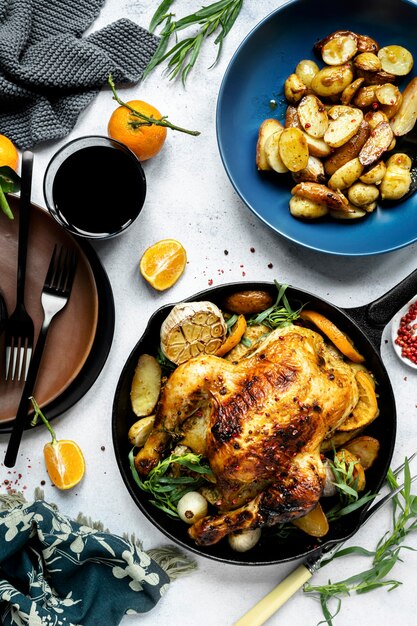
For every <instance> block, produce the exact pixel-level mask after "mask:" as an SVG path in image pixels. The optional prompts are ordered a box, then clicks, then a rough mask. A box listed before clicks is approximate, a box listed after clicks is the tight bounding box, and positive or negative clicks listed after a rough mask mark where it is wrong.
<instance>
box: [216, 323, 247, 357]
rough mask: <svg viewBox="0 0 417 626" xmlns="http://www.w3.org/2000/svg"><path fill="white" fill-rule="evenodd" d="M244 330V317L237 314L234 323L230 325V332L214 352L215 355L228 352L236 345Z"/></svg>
mask: <svg viewBox="0 0 417 626" xmlns="http://www.w3.org/2000/svg"><path fill="white" fill-rule="evenodd" d="M245 331H246V319H245V316H244V315H239V317H238V318H237V321H236V323H235V324H234V325H233V327H232V332H231V333H230V334H229V335H227V337H226V339H225V341H224V342H223V343H222V345H221V346H220V348H219V349H218V350H217V352H216V356H223V355H224V354H227V352H230V350H231V349H232V348H234V347H235V346H237V344H238V343H239V341H240V340H241V339H242V337H243V335H244V334H245Z"/></svg>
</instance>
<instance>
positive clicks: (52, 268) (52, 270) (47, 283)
mask: <svg viewBox="0 0 417 626" xmlns="http://www.w3.org/2000/svg"><path fill="white" fill-rule="evenodd" d="M56 251H57V245H56V244H55V245H54V249H53V252H52V256H51V260H50V262H49V267H48V271H47V273H46V277H45V287H50V286H51V284H52V281H53V278H54V275H55V257H56Z"/></svg>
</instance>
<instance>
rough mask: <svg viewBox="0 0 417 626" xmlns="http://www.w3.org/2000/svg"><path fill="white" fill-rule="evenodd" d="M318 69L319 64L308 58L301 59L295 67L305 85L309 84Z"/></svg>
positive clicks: (308, 85)
mask: <svg viewBox="0 0 417 626" xmlns="http://www.w3.org/2000/svg"><path fill="white" fill-rule="evenodd" d="M318 71H319V66H318V65H317V63H315V62H314V61H310V59H302V60H301V61H300V62H299V63H298V64H297V67H296V68H295V73H296V74H297V76H298V78H299V79H300V80H301V82H302V83H304V85H306V87H310V86H311V81H312V80H313V78H314V76H315V75H316V74H317V72H318Z"/></svg>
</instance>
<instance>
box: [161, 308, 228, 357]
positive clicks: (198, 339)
mask: <svg viewBox="0 0 417 626" xmlns="http://www.w3.org/2000/svg"><path fill="white" fill-rule="evenodd" d="M226 333H227V328H226V322H225V321H224V318H223V314H222V312H221V311H220V309H219V308H218V307H217V306H216V305H215V304H213V303H212V302H206V301H202V302H181V303H180V304H177V305H176V306H174V308H173V309H172V311H171V312H170V313H169V315H168V316H167V318H166V319H165V320H164V322H163V323H162V326H161V335H160V338H161V349H162V351H163V353H164V354H165V356H166V357H167V359H169V360H170V361H172V362H173V363H176V364H177V365H180V364H181V363H184V362H185V361H188V359H191V358H193V357H195V356H198V355H199V354H215V353H216V352H217V350H218V349H219V348H220V346H221V345H222V343H223V342H224V339H225V337H226Z"/></svg>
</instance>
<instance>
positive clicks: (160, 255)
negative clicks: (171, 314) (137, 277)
mask: <svg viewBox="0 0 417 626" xmlns="http://www.w3.org/2000/svg"><path fill="white" fill-rule="evenodd" d="M186 264H187V253H186V251H185V249H184V247H183V246H182V244H181V243H180V242H179V241H177V240H176V239H161V240H160V241H157V242H156V243H154V244H153V245H152V246H150V247H149V248H147V250H145V252H144V253H143V255H142V258H141V260H140V264H139V269H140V273H141V274H142V276H143V278H144V279H145V280H147V281H148V283H149V284H150V285H152V287H153V288H154V289H157V290H158V291H164V290H165V289H169V288H170V287H172V286H173V285H174V284H175V283H176V282H177V280H178V279H179V277H180V276H181V274H182V273H183V271H184V270H185V266H186Z"/></svg>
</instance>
